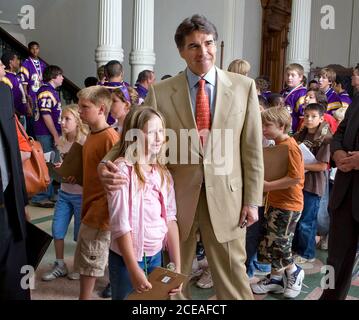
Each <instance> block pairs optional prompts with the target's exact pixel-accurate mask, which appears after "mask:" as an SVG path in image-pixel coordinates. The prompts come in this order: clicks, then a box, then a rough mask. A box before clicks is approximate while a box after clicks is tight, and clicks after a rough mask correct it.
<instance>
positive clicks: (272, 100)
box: [268, 93, 283, 107]
mask: <svg viewBox="0 0 359 320" xmlns="http://www.w3.org/2000/svg"><path fill="white" fill-rule="evenodd" d="M282 99H283V96H282V95H281V94H279V93H271V95H270V96H269V98H268V103H269V105H270V106H271V107H272V106H278V105H279V103H280V102H281V100H282Z"/></svg>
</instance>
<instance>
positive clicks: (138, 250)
mask: <svg viewBox="0 0 359 320" xmlns="http://www.w3.org/2000/svg"><path fill="white" fill-rule="evenodd" d="M164 128H165V123H164V119H163V117H162V115H161V114H160V113H159V112H158V111H156V110H154V109H152V108H150V107H144V106H141V107H135V108H132V109H131V111H130V112H129V113H128V114H127V116H126V118H125V121H124V126H123V131H122V136H121V141H120V145H121V147H120V154H119V158H118V159H117V160H116V161H115V164H116V165H117V166H118V168H119V170H120V172H121V173H122V175H123V176H124V177H126V180H127V181H126V183H125V184H123V185H122V186H121V188H120V190H117V191H112V192H109V193H108V197H107V198H108V208H109V213H110V229H111V246H110V255H109V273H110V283H111V288H112V299H113V300H123V299H125V298H126V297H127V296H128V294H129V293H131V292H132V291H133V290H135V291H137V292H139V293H141V292H144V291H147V290H150V289H151V288H152V286H151V283H150V282H149V281H148V280H147V277H146V274H145V273H150V272H151V271H152V270H153V269H154V268H155V267H157V266H161V261H162V249H163V247H164V246H165V247H166V248H167V250H168V252H169V256H170V260H171V261H172V262H174V264H175V266H176V272H181V263H180V251H179V234H178V226H177V221H176V201H175V193H174V186H173V180H172V177H171V175H170V173H169V171H168V170H167V168H166V167H165V165H164V152H165V148H164V142H165V129H164ZM134 137H136V138H134ZM179 291H180V288H178V289H175V290H173V291H171V292H170V293H169V294H170V295H172V294H176V293H178V292H179Z"/></svg>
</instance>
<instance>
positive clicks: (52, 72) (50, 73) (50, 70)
mask: <svg viewBox="0 0 359 320" xmlns="http://www.w3.org/2000/svg"><path fill="white" fill-rule="evenodd" d="M59 74H63V71H62V69H61V68H60V67H58V66H53V65H52V66H47V67H46V68H45V70H44V74H43V77H44V81H45V82H49V81H51V80H52V79H55V78H56V77H57V76H58V75H59Z"/></svg>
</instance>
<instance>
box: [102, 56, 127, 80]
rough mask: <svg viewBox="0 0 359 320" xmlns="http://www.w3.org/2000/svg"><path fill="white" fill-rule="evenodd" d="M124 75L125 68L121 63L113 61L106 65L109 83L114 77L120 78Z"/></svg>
mask: <svg viewBox="0 0 359 320" xmlns="http://www.w3.org/2000/svg"><path fill="white" fill-rule="evenodd" d="M122 74H123V67H122V64H121V62H120V61H118V60H111V61H109V62H107V63H106V65H105V76H106V78H107V81H109V80H110V78H113V77H119V76H121V75H122Z"/></svg>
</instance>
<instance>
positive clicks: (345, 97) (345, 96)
mask: <svg viewBox="0 0 359 320" xmlns="http://www.w3.org/2000/svg"><path fill="white" fill-rule="evenodd" d="M338 97H339V99H340V101H341V103H342V105H343V108H348V107H349V106H350V105H351V104H352V99H351V98H350V96H349V93H348V92H346V91H343V92H341V93H339V94H338Z"/></svg>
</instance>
